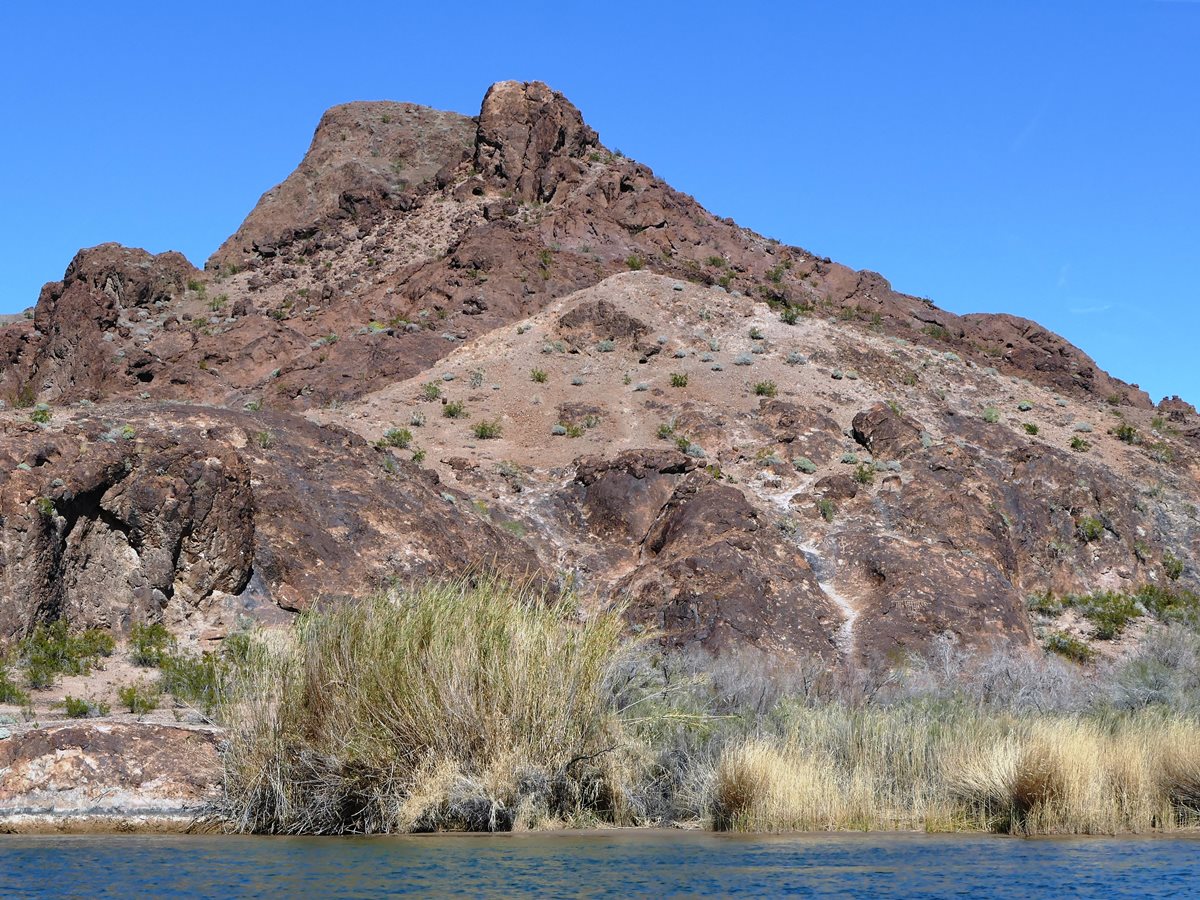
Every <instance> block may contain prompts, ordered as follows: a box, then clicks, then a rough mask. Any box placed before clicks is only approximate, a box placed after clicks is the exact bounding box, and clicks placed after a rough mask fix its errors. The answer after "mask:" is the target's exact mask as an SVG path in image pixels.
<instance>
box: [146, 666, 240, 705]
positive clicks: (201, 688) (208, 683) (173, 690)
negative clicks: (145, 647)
mask: <svg viewBox="0 0 1200 900" xmlns="http://www.w3.org/2000/svg"><path fill="white" fill-rule="evenodd" d="M160 668H161V669H162V688H163V690H164V691H166V692H167V693H169V694H171V695H172V696H173V697H174V698H175V699H176V700H180V701H182V702H184V703H189V704H192V705H195V706H197V707H199V708H200V709H202V710H204V712H205V713H206V714H211V713H212V711H213V710H214V709H215V708H216V706H217V702H218V700H219V699H220V691H221V680H222V676H223V675H224V673H225V671H226V668H227V666H226V663H225V660H224V659H223V658H222V657H221V656H220V655H218V654H216V653H170V654H167V655H166V656H164V657H163V660H162V665H161V666H160Z"/></svg>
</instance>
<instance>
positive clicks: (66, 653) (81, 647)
mask: <svg viewBox="0 0 1200 900" xmlns="http://www.w3.org/2000/svg"><path fill="white" fill-rule="evenodd" d="M114 646H116V642H115V641H114V640H113V636H112V635H111V634H109V633H108V632H107V631H103V630H101V629H98V628H89V629H87V630H85V631H81V632H76V633H72V632H70V631H69V630H68V628H67V623H66V621H65V620H63V619H58V620H56V621H55V622H53V623H51V624H50V625H38V626H36V627H35V628H34V630H33V632H32V633H31V634H30V635H29V636H28V637H26V638H25V639H24V640H22V641H21V643H20V645H19V648H18V653H19V655H20V657H21V659H22V661H23V662H24V664H25V671H26V675H27V677H28V680H29V685H30V687H33V688H39V689H40V688H47V687H50V686H51V685H52V684H54V682H55V680H56V679H57V678H58V676H60V675H87V674H88V673H89V672H90V671H91V670H92V667H93V666H95V665H96V663H97V661H98V660H99V659H100V657H102V656H109V655H110V654H111V653H112V651H113V647H114Z"/></svg>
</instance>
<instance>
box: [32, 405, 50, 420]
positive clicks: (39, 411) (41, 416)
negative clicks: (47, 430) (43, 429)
mask: <svg viewBox="0 0 1200 900" xmlns="http://www.w3.org/2000/svg"><path fill="white" fill-rule="evenodd" d="M29 421H31V422H34V423H36V424H38V425H45V424H46V423H48V422H49V421H50V407H49V406H47V405H46V404H45V403H39V404H38V405H37V407H36V408H35V409H34V410H33V412H31V413H30V414H29Z"/></svg>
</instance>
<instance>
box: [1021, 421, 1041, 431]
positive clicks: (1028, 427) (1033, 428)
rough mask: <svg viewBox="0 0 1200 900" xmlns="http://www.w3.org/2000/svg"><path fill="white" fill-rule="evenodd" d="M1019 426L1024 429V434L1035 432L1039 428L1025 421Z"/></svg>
mask: <svg viewBox="0 0 1200 900" xmlns="http://www.w3.org/2000/svg"><path fill="white" fill-rule="evenodd" d="M1021 427H1022V428H1024V429H1025V433H1026V434H1037V433H1038V431H1039V430H1040V429H1039V428H1038V427H1037V425H1035V424H1033V422H1026V423H1025V424H1023V425H1022V426H1021Z"/></svg>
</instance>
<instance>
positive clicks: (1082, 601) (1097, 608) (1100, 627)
mask: <svg viewBox="0 0 1200 900" xmlns="http://www.w3.org/2000/svg"><path fill="white" fill-rule="evenodd" d="M1071 605H1072V606H1074V607H1076V608H1077V609H1078V610H1079V612H1080V613H1081V614H1082V615H1083V616H1084V617H1085V618H1086V619H1087V620H1088V621H1089V622H1091V623H1092V624H1093V625H1094V626H1095V627H1096V637H1097V638H1098V639H1099V640H1102V641H1111V640H1112V639H1113V638H1116V637H1120V635H1121V634H1122V633H1123V632H1124V631H1125V628H1126V626H1128V625H1129V623H1130V622H1132V621H1133V620H1134V619H1136V618H1138V617H1139V616H1140V615H1141V614H1142V606H1141V604H1139V603H1138V601H1137V600H1136V599H1135V598H1133V597H1130V596H1129V595H1128V594H1121V593H1118V592H1116V591H1097V592H1096V593H1094V594H1088V595H1086V596H1082V597H1074V598H1072V601H1071Z"/></svg>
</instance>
